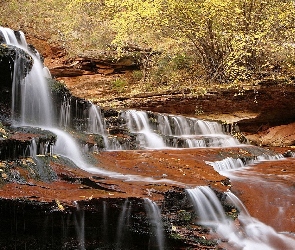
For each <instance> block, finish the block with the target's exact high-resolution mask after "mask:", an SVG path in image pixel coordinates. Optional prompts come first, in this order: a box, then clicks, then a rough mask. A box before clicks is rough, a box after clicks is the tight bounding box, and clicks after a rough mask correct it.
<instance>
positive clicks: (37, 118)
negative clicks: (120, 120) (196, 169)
mask: <svg viewBox="0 0 295 250" xmlns="http://www.w3.org/2000/svg"><path fill="white" fill-rule="evenodd" d="M0 31H1V32H2V33H3V34H4V37H5V38H6V43H7V44H9V45H13V46H15V47H18V48H21V49H23V50H24V51H26V52H27V53H28V54H30V55H31V56H32V58H33V59H34V63H33V68H32V69H31V71H30V73H29V74H28V75H27V76H26V77H25V79H24V80H23V81H20V82H18V80H19V79H18V78H17V79H13V92H17V91H18V89H19V86H22V88H21V93H20V96H21V100H22V102H21V113H20V117H21V123H20V124H18V125H23V126H28V125H29V126H35V127H40V128H43V129H45V130H49V131H51V132H53V133H54V134H56V135H57V141H56V144H55V146H54V147H53V153H54V154H57V155H62V156H64V157H66V158H68V159H70V160H71V161H72V162H73V163H74V164H75V165H76V166H77V167H79V168H81V169H83V170H86V171H88V172H90V173H94V174H100V175H104V176H109V177H113V178H117V179H123V180H126V181H145V182H150V183H171V184H173V183H174V184H177V185H184V184H182V183H179V182H176V181H172V180H169V179H154V178H150V177H142V176H139V175H124V174H121V173H117V172H112V171H108V170H104V169H102V168H98V167H95V166H93V165H91V164H89V163H87V162H86V161H85V159H84V158H83V156H82V153H81V151H82V150H81V149H80V147H79V146H78V144H77V142H76V141H75V139H74V138H73V137H72V136H71V135H70V134H69V133H67V132H65V131H63V130H61V129H60V128H57V127H53V123H52V121H53V120H54V118H53V114H52V103H51V99H50V94H49V93H50V92H49V90H48V86H47V85H48V84H47V81H46V77H48V75H47V70H43V64H42V62H41V60H40V58H39V57H38V56H36V55H34V54H32V53H31V52H30V51H29V50H28V48H27V43H26V41H25V37H24V35H23V33H21V38H22V40H21V42H18V41H17V39H16V37H15V34H14V32H13V31H12V30H10V29H8V28H2V27H0ZM19 67H20V65H16V67H15V71H17V69H18V68H19ZM23 85H24V86H23ZM16 102H17V100H13V103H12V107H14V106H15V105H14V103H16ZM92 113H93V116H92V117H91V122H90V124H89V127H90V129H93V130H95V131H96V132H101V131H99V129H101V130H103V125H102V126H100V124H99V121H98V117H97V114H98V110H97V109H93V112H92ZM13 118H14V117H13ZM32 150H33V149H32Z"/></svg>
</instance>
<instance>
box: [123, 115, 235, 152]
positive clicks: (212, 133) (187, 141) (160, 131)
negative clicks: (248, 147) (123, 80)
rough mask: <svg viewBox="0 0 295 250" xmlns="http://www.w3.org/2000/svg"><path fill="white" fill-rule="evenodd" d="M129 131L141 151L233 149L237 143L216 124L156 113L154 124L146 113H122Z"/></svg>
mask: <svg viewBox="0 0 295 250" xmlns="http://www.w3.org/2000/svg"><path fill="white" fill-rule="evenodd" d="M122 117H124V118H125V120H126V123H127V127H128V129H129V130H130V132H132V133H135V134H137V139H138V140H139V142H140V146H141V147H143V148H156V149H157V148H169V147H172V148H198V147H233V146H238V145H240V143H239V142H238V140H237V139H235V138H234V137H232V136H229V135H226V134H224V133H223V132H222V126H221V124H219V123H218V122H209V121H203V120H198V119H196V118H187V117H183V116H175V115H164V114H158V115H157V116H156V117H153V118H152V120H153V124H152V122H151V121H150V119H149V118H148V114H147V113H146V112H145V111H136V110H128V111H126V112H124V113H123V114H122Z"/></svg>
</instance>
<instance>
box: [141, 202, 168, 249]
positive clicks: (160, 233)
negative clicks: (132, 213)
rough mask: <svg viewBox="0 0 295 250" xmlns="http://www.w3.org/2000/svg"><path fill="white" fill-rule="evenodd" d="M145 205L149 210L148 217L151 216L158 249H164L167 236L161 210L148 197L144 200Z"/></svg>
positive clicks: (150, 219)
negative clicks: (165, 235)
mask: <svg viewBox="0 0 295 250" xmlns="http://www.w3.org/2000/svg"><path fill="white" fill-rule="evenodd" d="M144 206H145V209H146V212H147V217H148V218H149V221H150V224H151V227H152V232H153V233H154V237H155V239H156V246H157V249H159V250H164V247H165V237H164V227H163V223H162V217H161V210H160V208H159V207H158V205H157V204H156V203H155V202H154V201H151V200H150V199H148V198H146V199H145V200H144ZM151 242H152V244H155V243H153V239H152V241H151Z"/></svg>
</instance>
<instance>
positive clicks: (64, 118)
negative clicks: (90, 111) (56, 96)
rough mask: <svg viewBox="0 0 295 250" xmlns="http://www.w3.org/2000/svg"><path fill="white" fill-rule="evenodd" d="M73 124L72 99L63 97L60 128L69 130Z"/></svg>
mask: <svg viewBox="0 0 295 250" xmlns="http://www.w3.org/2000/svg"><path fill="white" fill-rule="evenodd" d="M70 124H71V99H70V98H68V97H66V96H63V101H62V104H61V109H60V121H59V126H60V127H62V128H68V127H69V126H70Z"/></svg>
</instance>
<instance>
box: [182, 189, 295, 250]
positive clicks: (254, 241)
mask: <svg viewBox="0 0 295 250" xmlns="http://www.w3.org/2000/svg"><path fill="white" fill-rule="evenodd" d="M186 191H187V193H188V195H189V197H190V200H191V201H192V203H193V205H194V208H195V212H196V214H197V217H198V223H199V224H200V225H204V226H209V227H211V228H212V230H214V232H216V233H217V234H218V235H219V236H220V237H221V238H222V241H227V242H228V243H229V244H230V245H231V246H233V247H234V249H245V250H251V249H259V250H280V249H290V250H291V249H293V246H294V245H295V240H294V239H292V238H289V237H287V236H285V235H283V234H279V233H277V232H276V231H275V230H274V229H273V228H271V227H270V226H267V225H265V224H263V223H262V222H260V221H258V220H257V219H255V218H253V217H251V216H250V215H249V213H248V212H247V209H246V208H245V206H244V205H243V203H242V202H241V201H240V200H239V199H238V198H237V197H236V196H235V195H234V194H232V193H230V192H227V193H226V196H227V198H226V199H227V202H228V204H231V205H233V206H235V207H237V208H238V210H239V211H240V215H239V217H238V220H239V222H240V224H239V227H238V228H237V225H236V224H235V223H234V221H232V220H231V219H230V218H227V217H226V216H225V211H224V209H223V207H222V205H221V202H220V201H219V199H218V198H217V196H216V194H215V193H214V192H213V191H212V190H211V189H210V188H209V187H207V186H201V187H197V188H195V189H187V190H186Z"/></svg>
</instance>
